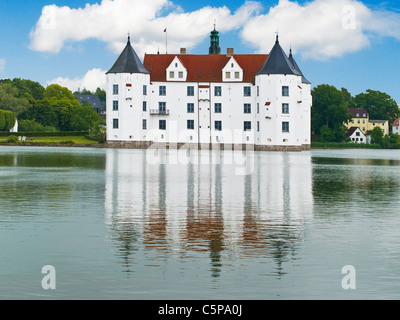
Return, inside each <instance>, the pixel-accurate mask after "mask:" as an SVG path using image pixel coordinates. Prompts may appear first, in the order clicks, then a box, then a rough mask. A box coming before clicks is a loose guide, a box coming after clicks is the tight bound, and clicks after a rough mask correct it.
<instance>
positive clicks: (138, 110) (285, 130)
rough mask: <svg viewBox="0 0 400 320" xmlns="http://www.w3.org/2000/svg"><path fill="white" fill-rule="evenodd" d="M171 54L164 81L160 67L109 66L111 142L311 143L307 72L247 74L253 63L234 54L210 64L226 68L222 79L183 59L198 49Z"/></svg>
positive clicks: (292, 145)
mask: <svg viewBox="0 0 400 320" xmlns="http://www.w3.org/2000/svg"><path fill="white" fill-rule="evenodd" d="M128 45H129V46H130V43H129V42H128ZM160 56H164V57H160ZM168 56H169V59H170V60H172V61H171V63H169V64H168V65H167V66H166V67H164V69H163V70H165V71H163V72H165V75H163V76H164V79H165V80H163V81H158V80H159V79H157V77H156V76H155V75H154V74H153V73H152V71H154V70H150V72H148V73H142V72H138V73H118V72H115V73H114V72H112V70H110V72H108V73H107V107H106V110H107V111H106V113H107V141H108V142H109V143H111V144H112V143H114V144H118V143H120V144H125V145H129V143H131V144H132V146H134V145H137V146H139V145H141V144H142V145H147V146H148V145H151V144H152V143H157V142H162V143H168V144H169V145H171V144H178V145H182V144H187V143H190V144H212V147H218V145H219V146H225V145H232V144H235V145H249V146H254V147H255V148H256V149H257V148H259V149H273V148H274V147H279V148H281V149H285V148H288V149H290V148H293V149H300V150H301V149H308V148H309V146H310V143H311V128H310V125H311V104H312V98H311V85H310V84H309V83H304V82H302V76H301V75H297V74H287V75H285V74H257V73H256V74H254V77H253V78H252V79H254V80H253V81H246V80H245V79H244V74H245V73H246V70H244V68H242V67H241V65H240V64H239V63H238V61H237V60H236V59H235V56H234V55H233V56H232V57H226V59H227V63H226V64H225V65H224V66H223V67H222V68H221V69H218V70H215V69H214V70H212V71H211V73H213V72H214V73H216V72H219V73H220V74H219V75H218V77H219V78H220V79H221V80H220V81H215V80H214V78H213V81H200V80H197V81H194V80H193V78H195V77H194V76H193V74H194V73H195V72H197V74H199V73H201V70H200V71H194V70H188V69H187V67H186V66H185V62H184V61H183V60H184V59H187V60H186V61H189V59H191V58H193V59H195V58H196V57H194V56H190V55H189V56H182V55H179V54H177V55H175V56H173V55H168ZM220 56H221V55H220ZM249 56H250V55H249ZM153 58H154V60H155V59H158V58H160V59H161V58H168V57H167V56H166V55H158V56H156V57H153ZM197 58H198V57H197ZM205 58H206V57H205ZM246 58H247V57H246ZM145 60H146V58H145ZM243 60H244V58H242V61H243ZM242 64H243V62H242ZM249 64H251V62H249ZM155 67H157V66H155ZM155 67H154V66H152V67H151V68H152V69H154V68H155ZM189 75H190V76H191V78H190V77H189ZM213 76H215V74H213ZM199 79H200V78H199Z"/></svg>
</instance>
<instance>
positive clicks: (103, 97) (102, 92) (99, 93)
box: [95, 88, 106, 102]
mask: <svg viewBox="0 0 400 320" xmlns="http://www.w3.org/2000/svg"><path fill="white" fill-rule="evenodd" d="M95 94H96V95H97V96H99V98H100V100H101V101H102V102H104V101H106V91H105V90H102V89H100V88H97V89H96V93H95Z"/></svg>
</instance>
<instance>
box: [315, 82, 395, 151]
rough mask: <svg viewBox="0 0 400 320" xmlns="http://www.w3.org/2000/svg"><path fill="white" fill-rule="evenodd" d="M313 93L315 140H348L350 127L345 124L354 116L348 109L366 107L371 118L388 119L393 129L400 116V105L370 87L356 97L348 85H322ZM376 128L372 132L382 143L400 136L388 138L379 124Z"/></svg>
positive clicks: (373, 136) (379, 142) (388, 96)
mask: <svg viewBox="0 0 400 320" xmlns="http://www.w3.org/2000/svg"><path fill="white" fill-rule="evenodd" d="M311 94H312V99H313V106H312V111H311V131H312V135H313V137H314V140H319V141H322V142H344V141H345V140H346V139H345V134H346V132H347V130H348V129H347V128H346V126H345V125H344V123H347V122H348V121H350V120H351V119H352V115H351V114H350V113H349V112H348V109H349V108H352V107H358V108H364V109H365V110H366V111H367V112H368V114H369V118H370V119H374V120H388V121H389V130H390V131H391V129H392V124H393V122H394V121H395V120H396V119H397V118H398V117H400V110H399V106H398V104H397V103H396V101H395V100H394V99H393V98H391V97H390V95H388V94H387V93H384V92H380V91H376V90H371V89H368V90H366V91H365V92H362V93H360V94H357V95H355V96H352V95H351V94H350V92H349V91H348V90H347V89H346V88H341V89H340V90H339V89H337V88H336V87H335V86H332V85H328V84H321V85H318V86H316V87H314V88H313V89H312V90H311ZM379 130H380V131H381V132H379ZM373 131H374V132H371V138H372V140H373V141H374V142H375V143H378V144H381V145H382V146H386V145H387V144H388V143H390V142H393V141H394V140H396V139H397V137H394V135H391V136H389V135H387V136H386V137H384V136H383V132H382V130H381V129H380V128H378V127H377V128H375V129H374V130H373ZM390 139H392V140H391V141H390ZM397 140H398V139H397ZM397 140H396V141H397Z"/></svg>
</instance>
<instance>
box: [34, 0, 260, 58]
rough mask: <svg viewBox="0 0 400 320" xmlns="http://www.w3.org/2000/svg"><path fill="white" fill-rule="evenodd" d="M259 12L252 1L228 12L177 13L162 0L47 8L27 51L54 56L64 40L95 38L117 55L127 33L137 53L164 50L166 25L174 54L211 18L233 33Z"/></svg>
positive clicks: (204, 30)
mask: <svg viewBox="0 0 400 320" xmlns="http://www.w3.org/2000/svg"><path fill="white" fill-rule="evenodd" d="M260 8H261V6H260V4H259V3H258V2H252V1H248V2H245V3H244V4H243V5H242V6H241V7H240V8H239V9H238V10H237V11H236V12H235V13H233V14H232V13H231V11H230V10H229V9H228V8H227V7H226V6H223V7H221V8H213V7H209V6H206V7H203V8H201V9H199V10H196V11H192V12H183V10H182V9H181V8H180V7H177V6H175V5H173V3H172V2H170V1H168V0H146V1H143V0H113V1H112V0H103V1H102V2H101V3H100V4H93V5H90V4H87V5H86V6H85V7H84V8H78V9H71V8H69V7H65V6H64V7H58V6H56V5H49V6H45V7H44V8H43V10H42V15H41V17H40V18H39V20H38V22H37V24H36V26H35V28H34V29H33V30H32V31H31V34H30V38H31V43H30V48H31V49H32V50H36V51H41V52H51V53H58V52H59V51H60V50H61V49H62V48H63V47H64V46H65V44H66V42H68V41H83V40H86V39H89V38H96V39H98V40H101V41H104V42H106V43H108V45H109V46H110V48H111V49H112V50H113V51H114V52H115V53H119V52H120V50H121V49H122V48H123V46H124V45H125V43H126V37H127V33H128V32H130V33H131V34H132V36H131V40H132V42H133V43H134V45H135V49H136V50H137V51H138V54H143V53H144V52H146V51H147V52H155V51H156V50H157V48H158V47H163V46H164V43H165V34H164V33H163V30H164V28H165V27H167V28H168V48H171V50H172V49H173V51H176V52H177V51H179V48H180V47H187V48H190V47H192V46H195V45H196V44H197V43H199V42H200V41H202V40H203V39H204V37H205V36H207V35H208V34H209V32H210V28H211V27H212V25H213V23H214V20H215V19H216V20H217V22H218V28H219V30H220V31H229V30H233V29H238V28H240V27H241V26H242V25H243V24H244V23H245V22H246V21H247V20H248V18H249V17H250V16H251V15H252V14H253V13H254V12H257V11H258V10H259V9H260Z"/></svg>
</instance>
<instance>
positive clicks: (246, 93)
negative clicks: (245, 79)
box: [243, 87, 251, 97]
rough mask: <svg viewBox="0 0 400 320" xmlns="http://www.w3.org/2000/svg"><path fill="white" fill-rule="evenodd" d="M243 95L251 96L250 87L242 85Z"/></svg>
mask: <svg viewBox="0 0 400 320" xmlns="http://www.w3.org/2000/svg"><path fill="white" fill-rule="evenodd" d="M243 95H244V96H245V97H250V96H251V87H243Z"/></svg>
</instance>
